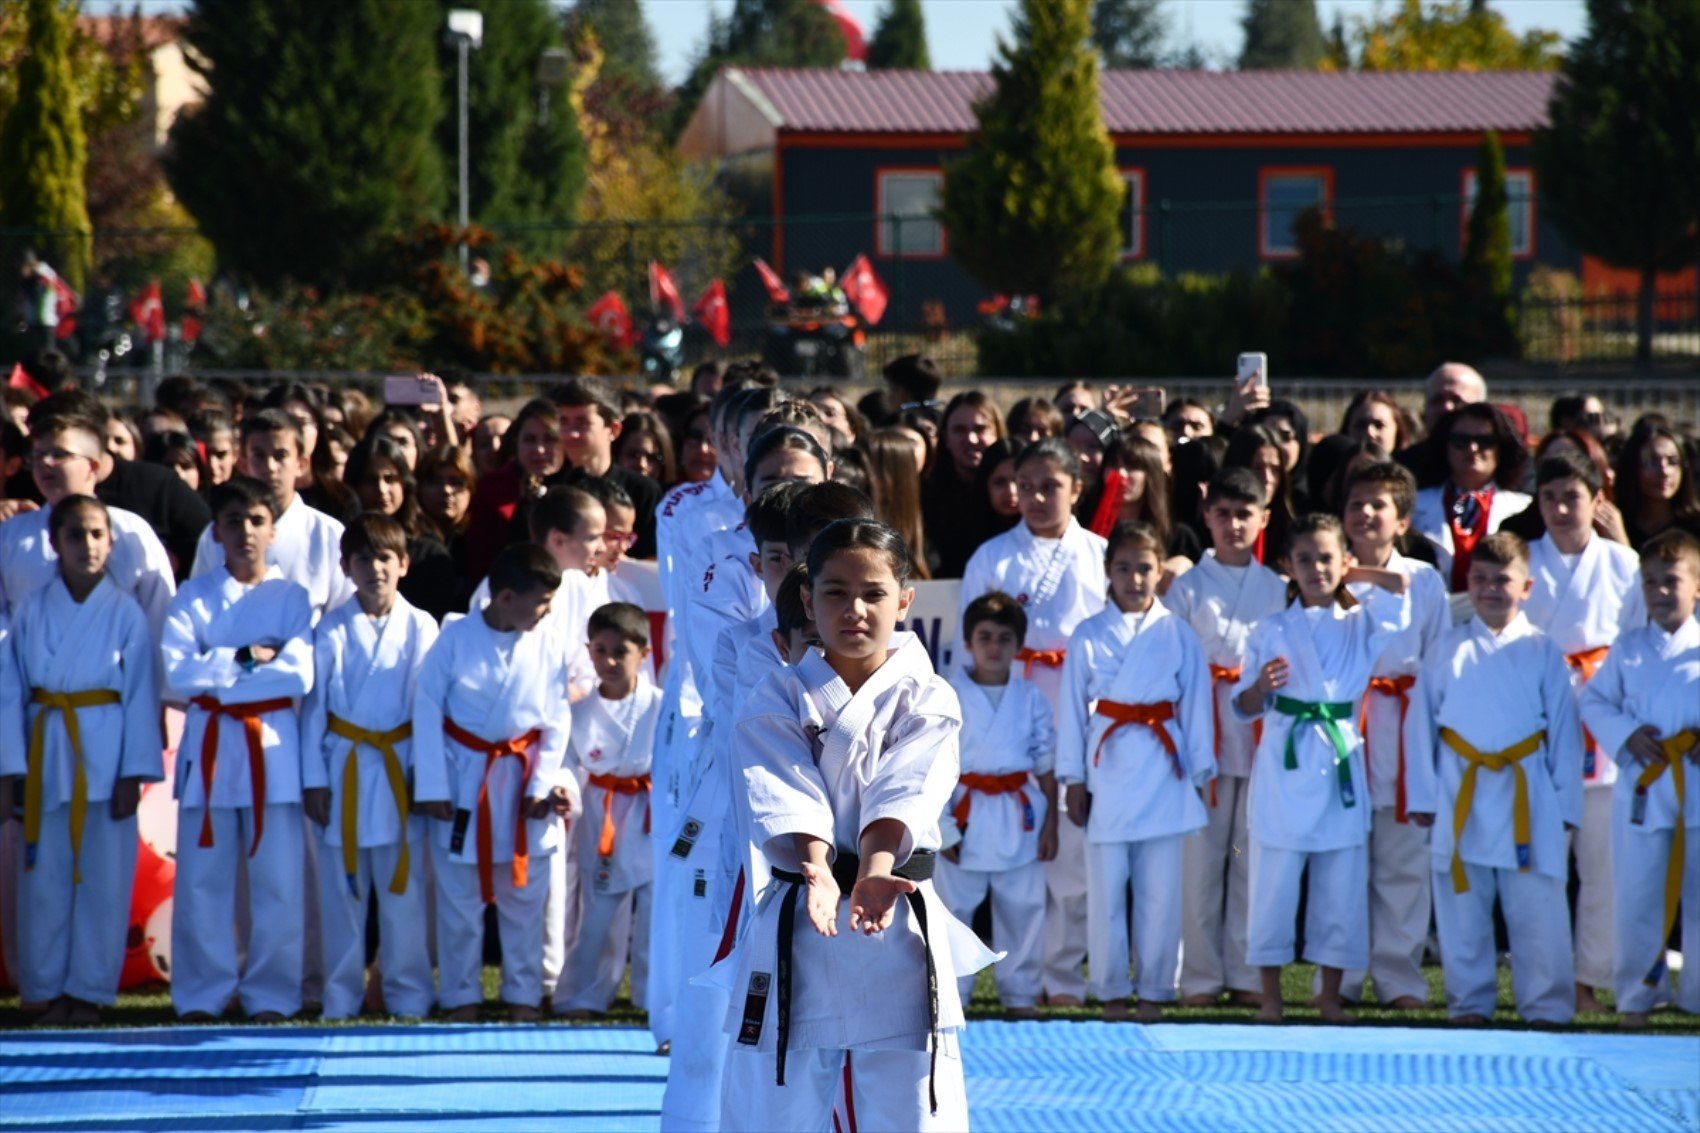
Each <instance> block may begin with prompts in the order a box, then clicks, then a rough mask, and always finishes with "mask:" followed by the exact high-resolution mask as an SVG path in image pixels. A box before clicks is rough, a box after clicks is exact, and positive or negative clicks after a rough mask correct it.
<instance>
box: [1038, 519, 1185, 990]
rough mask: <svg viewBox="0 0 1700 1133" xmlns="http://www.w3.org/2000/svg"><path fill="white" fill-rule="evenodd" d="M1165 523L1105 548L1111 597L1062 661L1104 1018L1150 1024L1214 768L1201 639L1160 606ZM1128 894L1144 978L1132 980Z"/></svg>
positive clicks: (1091, 960) (1060, 757) (1060, 758)
mask: <svg viewBox="0 0 1700 1133" xmlns="http://www.w3.org/2000/svg"><path fill="white" fill-rule="evenodd" d="M1164 557H1165V552H1164V548H1163V542H1162V540H1161V539H1159V538H1158V536H1157V533H1156V531H1154V530H1153V529H1152V528H1150V527H1148V526H1146V525H1145V524H1142V523H1119V524H1117V525H1116V527H1115V528H1114V529H1113V530H1112V531H1111V532H1110V536H1109V541H1108V551H1107V553H1106V555H1105V560H1106V567H1105V570H1106V573H1107V574H1108V575H1109V576H1110V605H1108V606H1106V607H1105V608H1104V610H1103V611H1102V612H1101V613H1098V614H1095V615H1093V616H1092V617H1090V618H1087V619H1086V620H1085V621H1084V622H1081V623H1080V625H1079V626H1078V627H1076V628H1075V631H1074V637H1073V638H1072V639H1071V640H1070V641H1069V647H1068V660H1067V662H1065V663H1064V665H1063V690H1064V694H1065V699H1064V701H1063V705H1062V713H1061V725H1060V727H1059V729H1058V742H1057V778H1058V779H1060V780H1061V781H1062V782H1063V783H1064V785H1065V786H1066V788H1067V805H1068V818H1069V821H1070V822H1072V823H1074V825H1076V826H1083V827H1085V829H1086V881H1087V906H1086V907H1087V925H1088V932H1089V934H1090V935H1089V938H1088V939H1089V943H1088V946H1087V957H1088V959H1087V966H1088V967H1089V968H1090V970H1091V973H1092V994H1093V995H1094V996H1096V997H1097V999H1098V1000H1099V1001H1100V1002H1102V1003H1103V1005H1104V1017H1105V1018H1106V1019H1111V1020H1117V1019H1125V1018H1127V997H1128V996H1129V994H1137V995H1138V997H1139V1008H1138V1011H1137V1013H1136V1014H1137V1017H1138V1018H1139V1019H1140V1020H1141V1021H1143V1022H1153V1021H1155V1020H1156V1019H1158V1018H1159V1017H1160V1016H1161V1014H1162V1008H1161V1006H1160V1005H1161V1004H1164V1003H1172V1002H1173V1001H1174V998H1175V984H1176V980H1177V978H1178V976H1179V974H1180V948H1181V894H1180V884H1181V877H1182V868H1181V843H1182V840H1183V839H1184V838H1185V836H1186V835H1187V834H1189V833H1191V832H1192V831H1194V830H1201V829H1203V828H1204V822H1205V818H1204V801H1203V797H1202V792H1203V790H1204V788H1206V787H1207V786H1208V785H1209V783H1210V781H1211V780H1212V779H1214V778H1215V777H1216V757H1215V755H1214V754H1213V753H1212V751H1211V746H1212V741H1213V739H1214V733H1213V732H1212V730H1211V724H1210V711H1211V692H1212V689H1211V686H1210V669H1209V667H1208V665H1207V664H1206V663H1205V660H1204V649H1203V647H1202V646H1201V645H1200V644H1199V642H1198V635H1197V634H1195V633H1194V632H1193V631H1192V627H1191V626H1189V625H1187V624H1186V622H1184V621H1182V620H1181V619H1180V618H1178V617H1176V616H1175V615H1174V614H1172V613H1170V612H1169V609H1168V607H1166V606H1164V605H1163V604H1162V603H1160V602H1158V601H1157V587H1158V584H1159V582H1160V581H1161V579H1162V577H1163V560H1164ZM1130 883H1131V885H1132V889H1133V935H1134V943H1135V945H1136V948H1135V951H1136V952H1137V953H1138V958H1137V961H1136V962H1137V966H1138V979H1137V981H1130V980H1129V979H1128V967H1129V962H1130V958H1129V954H1128V932H1127V923H1128V916H1127V891H1128V887H1129V885H1130Z"/></svg>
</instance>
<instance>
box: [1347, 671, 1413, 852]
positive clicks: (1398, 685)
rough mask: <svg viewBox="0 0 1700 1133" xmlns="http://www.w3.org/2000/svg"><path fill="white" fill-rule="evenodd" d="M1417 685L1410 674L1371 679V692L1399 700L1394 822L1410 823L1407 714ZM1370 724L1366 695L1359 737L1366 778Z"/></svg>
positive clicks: (1360, 716) (1367, 773) (1360, 713)
mask: <svg viewBox="0 0 1700 1133" xmlns="http://www.w3.org/2000/svg"><path fill="white" fill-rule="evenodd" d="M1416 683H1417V678H1416V677H1415V676H1414V675H1412V674H1410V673H1406V674H1404V675H1403V676H1398V677H1371V678H1370V679H1369V692H1378V693H1380V694H1381V695H1382V696H1396V697H1398V698H1399V781H1398V783H1397V784H1396V786H1395V790H1396V792H1397V793H1396V795H1395V802H1394V805H1393V820H1394V821H1395V822H1406V821H1408V819H1407V818H1406V816H1405V713H1407V712H1409V711H1410V710H1411V687H1412V686H1413V685H1415V684H1416ZM1368 722H1369V693H1365V694H1364V705H1363V707H1362V708H1360V709H1358V735H1360V736H1363V737H1364V750H1365V755H1366V758H1365V759H1364V776H1365V778H1368V776H1369V759H1368V758H1367V754H1368V750H1369V729H1368V728H1367V727H1366V726H1365V725H1366V724H1367V723H1368Z"/></svg>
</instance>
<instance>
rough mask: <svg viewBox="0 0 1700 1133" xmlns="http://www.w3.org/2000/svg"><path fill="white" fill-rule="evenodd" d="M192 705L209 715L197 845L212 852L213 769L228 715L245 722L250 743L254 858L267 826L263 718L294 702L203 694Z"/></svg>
mask: <svg viewBox="0 0 1700 1133" xmlns="http://www.w3.org/2000/svg"><path fill="white" fill-rule="evenodd" d="M189 703H190V704H193V705H194V706H195V707H196V708H199V709H200V710H201V711H203V712H205V713H206V714H207V724H206V728H205V729H204V730H203V731H202V732H201V791H202V794H203V795H204V796H205V797H204V798H203V799H202V800H201V805H202V810H201V837H200V841H199V842H198V843H197V844H198V845H199V846H200V847H201V849H203V850H206V849H211V848H212V844H213V829H212V785H213V769H214V767H215V766H216V765H217V763H218V722H219V720H220V718H221V717H225V716H228V717H230V718H231V719H232V720H240V721H242V734H243V735H244V736H245V737H246V738H247V741H248V786H249V788H250V790H251V791H252V793H253V806H254V844H253V845H252V846H250V847H249V848H248V856H249V857H253V856H254V855H255V854H257V853H259V852H260V836H261V835H262V834H263V833H265V826H266V747H265V733H264V730H263V729H262V727H261V719H260V718H261V717H262V716H264V715H265V714H266V713H268V712H283V711H286V710H289V709H293V708H294V707H295V701H293V700H291V699H290V698H289V697H287V696H279V697H274V698H273V699H271V700H250V701H246V702H244V703H240V704H225V703H223V702H222V701H220V700H219V699H218V698H217V697H213V696H206V695H201V696H196V697H192V698H191V699H190V700H189Z"/></svg>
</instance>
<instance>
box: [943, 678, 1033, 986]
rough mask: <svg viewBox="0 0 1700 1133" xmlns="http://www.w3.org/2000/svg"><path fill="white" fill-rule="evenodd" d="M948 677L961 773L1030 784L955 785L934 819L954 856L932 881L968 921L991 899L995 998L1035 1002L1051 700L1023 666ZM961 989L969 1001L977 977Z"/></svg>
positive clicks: (955, 911) (965, 979)
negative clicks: (975, 676)
mask: <svg viewBox="0 0 1700 1133" xmlns="http://www.w3.org/2000/svg"><path fill="white" fill-rule="evenodd" d="M950 684H951V687H952V688H954V689H955V690H956V698H957V701H958V703H959V704H960V705H961V708H962V733H961V743H960V750H961V753H962V754H961V762H962V774H963V775H1025V776H1026V783H1025V784H1024V785H1023V786H1022V787H1021V788H1020V791H1019V792H1016V791H1003V792H996V793H993V792H986V791H983V790H978V789H975V790H970V789H969V788H968V787H967V786H966V785H964V784H962V783H961V782H958V784H957V787H956V790H954V791H952V792H951V796H950V803H949V805H948V806H947V807H946V808H945V813H944V815H943V817H941V818H940V820H939V822H940V826H941V829H942V830H943V833H944V838H945V841H946V842H954V843H955V844H956V850H957V852H958V854H959V855H960V858H959V860H958V861H956V862H951V861H947V860H945V859H944V858H940V859H939V862H938V873H937V875H936V876H935V877H934V879H933V885H934V886H935V887H936V888H937V889H938V893H939V898H940V899H941V900H942V901H944V903H945V906H946V907H947V908H949V909H950V911H951V914H952V915H953V916H955V917H956V918H957V919H958V920H960V921H962V922H963V923H964V924H968V923H969V922H971V921H972V920H973V918H974V910H975V909H977V908H979V907H980V902H982V901H984V900H985V899H986V898H987V897H988V896H990V897H991V900H992V943H993V945H994V946H995V947H996V948H997V949H998V950H999V951H1001V952H1004V953H1005V954H1006V955H1005V957H1004V959H1003V961H1002V962H1001V963H999V964H998V966H997V967H996V968H995V969H993V972H992V974H993V975H994V976H995V977H996V978H997V987H998V999H999V1000H1000V1001H1001V1002H1002V1003H1003V1005H1004V1006H1005V1007H1031V1006H1033V1005H1034V1004H1035V1003H1036V1002H1038V998H1039V991H1040V988H1041V982H1042V977H1043V974H1044V963H1045V956H1044V931H1045V868H1044V865H1043V864H1042V863H1041V862H1040V861H1039V831H1041V830H1043V829H1044V827H1045V816H1046V804H1045V796H1044V793H1043V792H1042V791H1040V789H1039V784H1038V777H1039V776H1041V775H1047V774H1050V773H1051V772H1052V770H1053V769H1054V765H1055V760H1056V747H1057V737H1056V729H1055V726H1054V724H1053V722H1052V714H1051V705H1050V702H1049V701H1047V700H1046V699H1045V698H1044V696H1042V695H1041V694H1040V692H1039V690H1038V689H1037V688H1035V687H1034V686H1033V684H1032V683H1031V682H1029V681H1027V680H1025V679H1024V678H1023V677H1022V676H1021V675H1020V674H1019V673H1013V674H1011V675H1010V678H1009V683H1008V684H1005V685H1002V686H1000V687H998V688H996V689H990V688H987V687H986V686H985V685H979V684H975V683H974V681H973V680H972V679H971V678H970V677H969V676H968V674H967V672H966V671H964V672H960V673H957V674H956V675H954V676H952V677H951V679H950ZM994 697H995V698H996V699H995V700H994ZM963 806H966V807H967V808H968V810H967V823H968V824H967V826H966V827H963V828H962V829H961V830H960V833H959V832H958V827H957V823H956V819H955V814H956V812H957V811H958V810H959V809H960V808H962V807H963ZM958 990H959V992H960V994H961V996H962V999H963V1002H967V1001H968V999H969V997H970V996H971V995H972V994H973V991H974V977H973V976H971V975H965V976H963V977H962V979H961V982H960V987H959V988H958Z"/></svg>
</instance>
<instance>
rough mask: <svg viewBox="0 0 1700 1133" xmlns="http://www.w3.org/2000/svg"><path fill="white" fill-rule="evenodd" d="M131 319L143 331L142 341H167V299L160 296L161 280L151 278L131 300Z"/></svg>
mask: <svg viewBox="0 0 1700 1133" xmlns="http://www.w3.org/2000/svg"><path fill="white" fill-rule="evenodd" d="M130 321H131V322H133V323H135V324H136V327H137V329H138V330H140V331H141V334H142V341H144V342H164V341H165V300H164V299H162V298H160V294H159V280H157V279H155V280H150V281H149V282H148V285H147V286H146V287H144V288H142V289H141V290H140V291H138V292H137V293H136V297H135V298H134V299H132V300H130Z"/></svg>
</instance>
